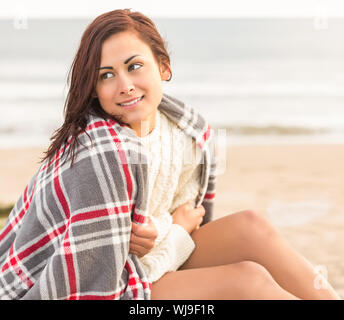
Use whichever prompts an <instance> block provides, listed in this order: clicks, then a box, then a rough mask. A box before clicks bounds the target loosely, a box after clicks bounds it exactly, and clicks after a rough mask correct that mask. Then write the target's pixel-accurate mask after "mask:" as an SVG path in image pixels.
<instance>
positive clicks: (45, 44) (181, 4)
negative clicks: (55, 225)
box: [0, 0, 344, 295]
mask: <svg viewBox="0 0 344 320" xmlns="http://www.w3.org/2000/svg"><path fill="white" fill-rule="evenodd" d="M124 8H132V9H133V10H134V11H141V12H142V13H144V14H146V15H148V16H149V17H150V18H152V20H153V21H154V22H155V23H156V25H157V27H158V30H159V31H160V33H161V35H162V36H163V38H164V39H165V41H166V43H167V48H168V51H169V53H170V56H171V63H172V70H173V79H172V81H171V82H169V83H164V90H165V92H166V93H169V94H171V95H174V96H176V97H177V98H179V99H181V100H183V101H184V102H186V103H187V104H189V105H191V106H193V107H195V108H196V109H197V110H199V111H200V112H201V113H202V114H203V115H204V116H206V118H207V119H208V120H209V122H210V124H211V125H212V127H213V128H214V129H215V130H217V129H222V130H223V129H225V132H226V136H225V141H224V144H222V148H221V150H222V152H221V155H222V169H221V172H220V174H219V179H218V186H217V200H216V210H215V218H216V217H221V216H224V215H226V214H228V213H232V212H236V211H239V210H243V209H248V208H249V209H254V210H257V211H259V212H261V213H262V214H264V215H266V217H268V219H269V220H270V221H271V222H272V223H273V224H274V225H275V226H276V227H277V228H278V229H279V230H280V232H281V233H282V234H283V236H285V238H286V239H287V240H288V241H289V242H290V243H291V244H292V245H293V246H294V247H295V248H297V250H298V251H300V252H301V253H303V254H304V255H305V256H306V257H307V258H308V259H309V260H310V261H311V262H312V263H313V264H314V265H316V266H317V268H318V271H319V272H322V273H324V274H325V276H326V277H328V278H329V279H330V282H331V283H332V284H333V285H334V287H335V288H336V289H337V290H338V291H340V292H341V293H342V294H343V295H344V253H343V249H342V247H341V243H343V241H344V232H343V228H344V209H343V208H344V197H343V194H344V170H343V163H344V107H343V102H344V59H343V58H344V44H343V41H342V38H343V34H344V3H343V1H341V0H289V1H284V0H260V1H256V0H241V1H234V0H227V1H220V0H213V1H208V2H207V3H205V2H200V1H196V0H195V1H169V2H162V1H149V0H146V1H120V0H117V1H106V0H99V1H96V2H95V1H73V2H71V1H65V0H60V1H58V2H57V1H55V2H49V3H47V2H46V1H40V0H31V1H30V2H28V1H23V0H22V1H18V0H14V1H11V2H8V1H3V2H1V3H0V39H1V42H0V227H1V224H2V223H4V221H5V220H6V218H7V215H8V212H9V210H10V208H11V207H12V205H13V203H15V201H16V199H17V198H18V197H19V195H20V193H21V192H22V190H23V189H24V187H25V185H26V184H27V182H28V181H29V179H30V178H31V176H32V175H33V173H34V172H35V171H36V170H37V168H38V167H39V162H38V160H39V158H40V157H41V156H42V152H43V151H44V150H45V148H46V147H47V146H48V145H49V139H50V136H51V134H52V133H53V132H54V130H56V129H57V128H58V127H59V126H60V125H61V124H62V121H63V104H64V100H65V97H66V94H67V90H68V87H67V83H66V77H67V73H68V70H69V67H70V65H71V63H72V60H73V58H74V54H75V53H76V50H77V48H78V45H79V41H80V38H81V35H82V33H83V31H84V30H85V28H86V26H87V25H88V24H89V23H90V22H91V21H92V20H93V19H94V18H95V17H96V16H98V15H99V14H101V13H104V12H106V11H110V10H114V9H124ZM222 133H223V131H222ZM221 143H223V140H222V142H221ZM1 207H2V209H1ZM1 210H2V211H1ZM1 219H2V220H1Z"/></svg>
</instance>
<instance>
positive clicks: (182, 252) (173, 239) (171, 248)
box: [140, 224, 195, 282]
mask: <svg viewBox="0 0 344 320" xmlns="http://www.w3.org/2000/svg"><path fill="white" fill-rule="evenodd" d="M194 249H195V243H194V242H193V240H192V238H191V236H190V235H189V234H188V232H187V231H186V230H185V229H184V228H183V227H181V226H180V225H178V224H172V226H171V228H170V230H169V232H168V234H167V236H166V238H165V239H164V241H162V242H161V243H160V244H159V245H156V246H155V247H154V248H153V249H152V251H150V253H149V255H146V256H144V257H142V258H141V259H140V260H141V262H142V263H143V266H144V268H145V271H146V274H147V277H148V281H150V282H154V281H157V280H158V279H160V278H161V277H162V276H163V275H164V274H165V273H166V272H170V271H177V270H178V268H179V267H180V266H181V265H182V264H183V263H184V262H185V261H186V260H187V259H188V258H189V256H190V254H191V253H192V251H193V250H194Z"/></svg>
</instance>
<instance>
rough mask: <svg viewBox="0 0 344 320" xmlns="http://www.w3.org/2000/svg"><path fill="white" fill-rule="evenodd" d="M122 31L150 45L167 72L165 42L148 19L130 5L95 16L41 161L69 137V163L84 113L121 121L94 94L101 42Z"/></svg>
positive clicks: (85, 33) (57, 149)
mask: <svg viewBox="0 0 344 320" xmlns="http://www.w3.org/2000/svg"><path fill="white" fill-rule="evenodd" d="M124 31H131V32H133V33H134V34H136V35H137V36H138V38H139V39H140V40H142V41H143V42H145V43H146V44H147V45H148V46H149V47H150V48H151V50H152V53H153V56H154V58H155V59H156V61H157V63H158V65H160V66H165V67H167V68H168V69H169V70H170V73H171V68H170V57H169V54H168V52H167V50H166V42H165V41H164V40H163V39H162V37H161V35H160V34H159V32H158V31H157V28H156V26H155V24H154V23H153V21H152V20H151V19H149V18H148V17H146V16H145V15H143V14H142V13H140V12H132V11H131V10H130V9H123V10H114V11H110V12H107V13H104V14H102V15H100V16H99V17H97V18H96V19H95V20H93V22H91V24H90V25H89V26H88V27H87V29H86V30H85V32H84V33H83V35H82V38H81V42H80V45H79V48H78V51H77V53H76V55H75V58H74V60H73V62H72V65H71V68H70V70H69V73H68V78H67V83H68V85H69V90H68V94H67V98H66V101H65V104H64V123H63V125H62V126H61V127H60V128H59V129H57V130H56V131H55V132H54V134H53V135H52V137H51V144H50V146H49V148H48V150H47V151H46V152H45V156H44V157H43V159H42V161H44V160H46V159H47V160H48V161H51V160H53V158H54V156H55V155H56V153H57V152H58V151H59V150H60V149H61V147H63V146H64V145H66V144H67V143H68V141H69V140H70V146H69V148H67V149H68V151H67V158H68V157H69V156H70V159H71V166H72V165H73V162H74V159H75V150H76V148H77V146H78V144H79V141H78V135H79V134H81V133H82V132H85V129H86V126H87V121H88V116H89V115H91V114H92V115H96V116H99V117H102V118H104V119H112V120H115V121H116V122H118V123H120V124H125V123H124V122H122V121H121V119H120V118H118V117H116V116H114V115H111V114H109V113H107V112H106V111H104V110H103V109H102V107H101V105H100V103H99V100H98V98H97V97H96V96H95V90H96V85H97V80H98V68H99V66H100V58H101V48H102V44H103V43H104V41H105V40H107V39H108V38H109V37H111V36H112V35H114V34H117V33H120V32H124ZM171 77H172V73H171ZM171 77H170V78H169V80H171ZM169 80H168V81H169ZM65 150H66V149H63V152H64V151H65Z"/></svg>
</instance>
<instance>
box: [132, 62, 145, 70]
mask: <svg viewBox="0 0 344 320" xmlns="http://www.w3.org/2000/svg"><path fill="white" fill-rule="evenodd" d="M135 66H137V67H135ZM141 67H142V65H141V64H139V63H133V64H132V65H131V66H130V67H129V71H130V70H136V69H139V68H141Z"/></svg>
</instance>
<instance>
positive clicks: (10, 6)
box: [0, 0, 344, 18]
mask: <svg viewBox="0 0 344 320" xmlns="http://www.w3.org/2000/svg"><path fill="white" fill-rule="evenodd" d="M123 8H132V9H134V10H137V11H141V12H142V13H144V14H146V15H148V16H152V17H206V16H208V17H233V16H236V17H252V16H254V17H267V16H268V17H305V16H306V17H315V16H325V17H333V16H340V17H344V0H205V1H204V0H203V1H202V0H169V1H166V0H80V1H79V0H56V1H47V0H29V1H28V0H10V1H9V0H2V1H1V2H0V18H13V17H15V16H18V15H23V14H24V15H27V16H28V18H36V17H45V18H49V17H95V16H97V15H99V14H101V13H104V12H106V11H110V10H114V9H123Z"/></svg>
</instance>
